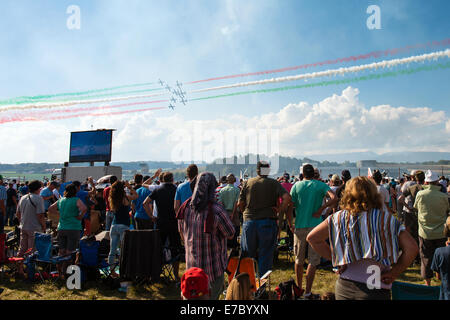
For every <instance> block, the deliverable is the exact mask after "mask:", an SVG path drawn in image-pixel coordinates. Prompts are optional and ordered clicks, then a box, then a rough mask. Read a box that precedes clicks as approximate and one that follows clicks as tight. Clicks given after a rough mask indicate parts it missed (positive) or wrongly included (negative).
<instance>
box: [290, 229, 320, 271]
mask: <svg viewBox="0 0 450 320" xmlns="http://www.w3.org/2000/svg"><path fill="white" fill-rule="evenodd" d="M312 229H314V228H301V229H295V233H294V254H295V263H296V264H297V265H300V266H303V263H304V262H305V255H306V246H307V245H308V263H309V264H310V265H312V266H314V267H316V266H318V265H319V264H320V256H319V254H318V253H317V252H315V251H314V250H313V249H312V248H311V246H310V245H309V244H308V242H307V241H306V237H307V236H308V234H309V233H310V232H311V230H312Z"/></svg>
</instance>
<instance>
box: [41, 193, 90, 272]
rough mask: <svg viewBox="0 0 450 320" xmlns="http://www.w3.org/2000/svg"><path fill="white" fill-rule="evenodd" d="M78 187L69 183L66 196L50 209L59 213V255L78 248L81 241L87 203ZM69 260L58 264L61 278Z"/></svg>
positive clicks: (51, 211)
mask: <svg viewBox="0 0 450 320" xmlns="http://www.w3.org/2000/svg"><path fill="white" fill-rule="evenodd" d="M76 195H77V188H76V186H75V185H74V184H69V185H68V186H67V187H66V189H65V190H64V197H63V198H60V199H59V200H58V201H57V202H55V203H53V204H52V205H51V206H50V207H49V208H48V211H49V213H50V214H57V210H58V211H59V222H58V228H57V230H58V245H59V255H60V256H65V255H68V254H71V253H72V252H74V251H75V250H76V249H78V246H79V243H80V232H81V230H82V229H81V219H83V216H84V214H85V213H86V211H87V207H86V205H85V204H84V203H83V201H81V200H80V199H79V198H77V196H76ZM68 264H69V262H64V263H63V264H62V266H61V265H58V272H59V274H60V278H64V275H65V274H66V268H67V266H68Z"/></svg>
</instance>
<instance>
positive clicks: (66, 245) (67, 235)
mask: <svg viewBox="0 0 450 320" xmlns="http://www.w3.org/2000/svg"><path fill="white" fill-rule="evenodd" d="M80 233H81V231H80V230H58V245H59V250H67V251H75V250H76V249H78V246H79V244H80Z"/></svg>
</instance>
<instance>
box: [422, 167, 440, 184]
mask: <svg viewBox="0 0 450 320" xmlns="http://www.w3.org/2000/svg"><path fill="white" fill-rule="evenodd" d="M438 180H439V176H438V175H437V174H436V173H435V172H433V171H431V170H428V171H427V173H425V182H435V181H438Z"/></svg>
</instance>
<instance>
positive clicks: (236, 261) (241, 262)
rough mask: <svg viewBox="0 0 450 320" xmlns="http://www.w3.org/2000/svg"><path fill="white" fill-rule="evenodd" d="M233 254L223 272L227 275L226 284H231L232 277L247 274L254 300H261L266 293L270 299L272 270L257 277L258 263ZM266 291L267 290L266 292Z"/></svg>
mask: <svg viewBox="0 0 450 320" xmlns="http://www.w3.org/2000/svg"><path fill="white" fill-rule="evenodd" d="M233 254H234V252H232V253H231V254H230V257H229V259H228V265H227V269H226V270H225V272H226V273H227V275H228V283H231V280H233V278H234V277H236V276H237V275H238V274H240V273H244V272H246V273H248V275H249V277H250V284H251V286H252V288H251V291H252V293H253V296H254V298H255V299H262V298H263V296H264V295H265V294H266V293H267V295H268V296H269V299H270V290H271V288H270V275H271V273H272V270H269V271H267V272H266V274H264V275H263V276H261V277H260V276H259V272H258V262H257V261H256V260H255V259H253V258H249V257H244V256H243V255H242V254H240V255H239V256H233ZM266 289H268V290H267V291H266Z"/></svg>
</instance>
